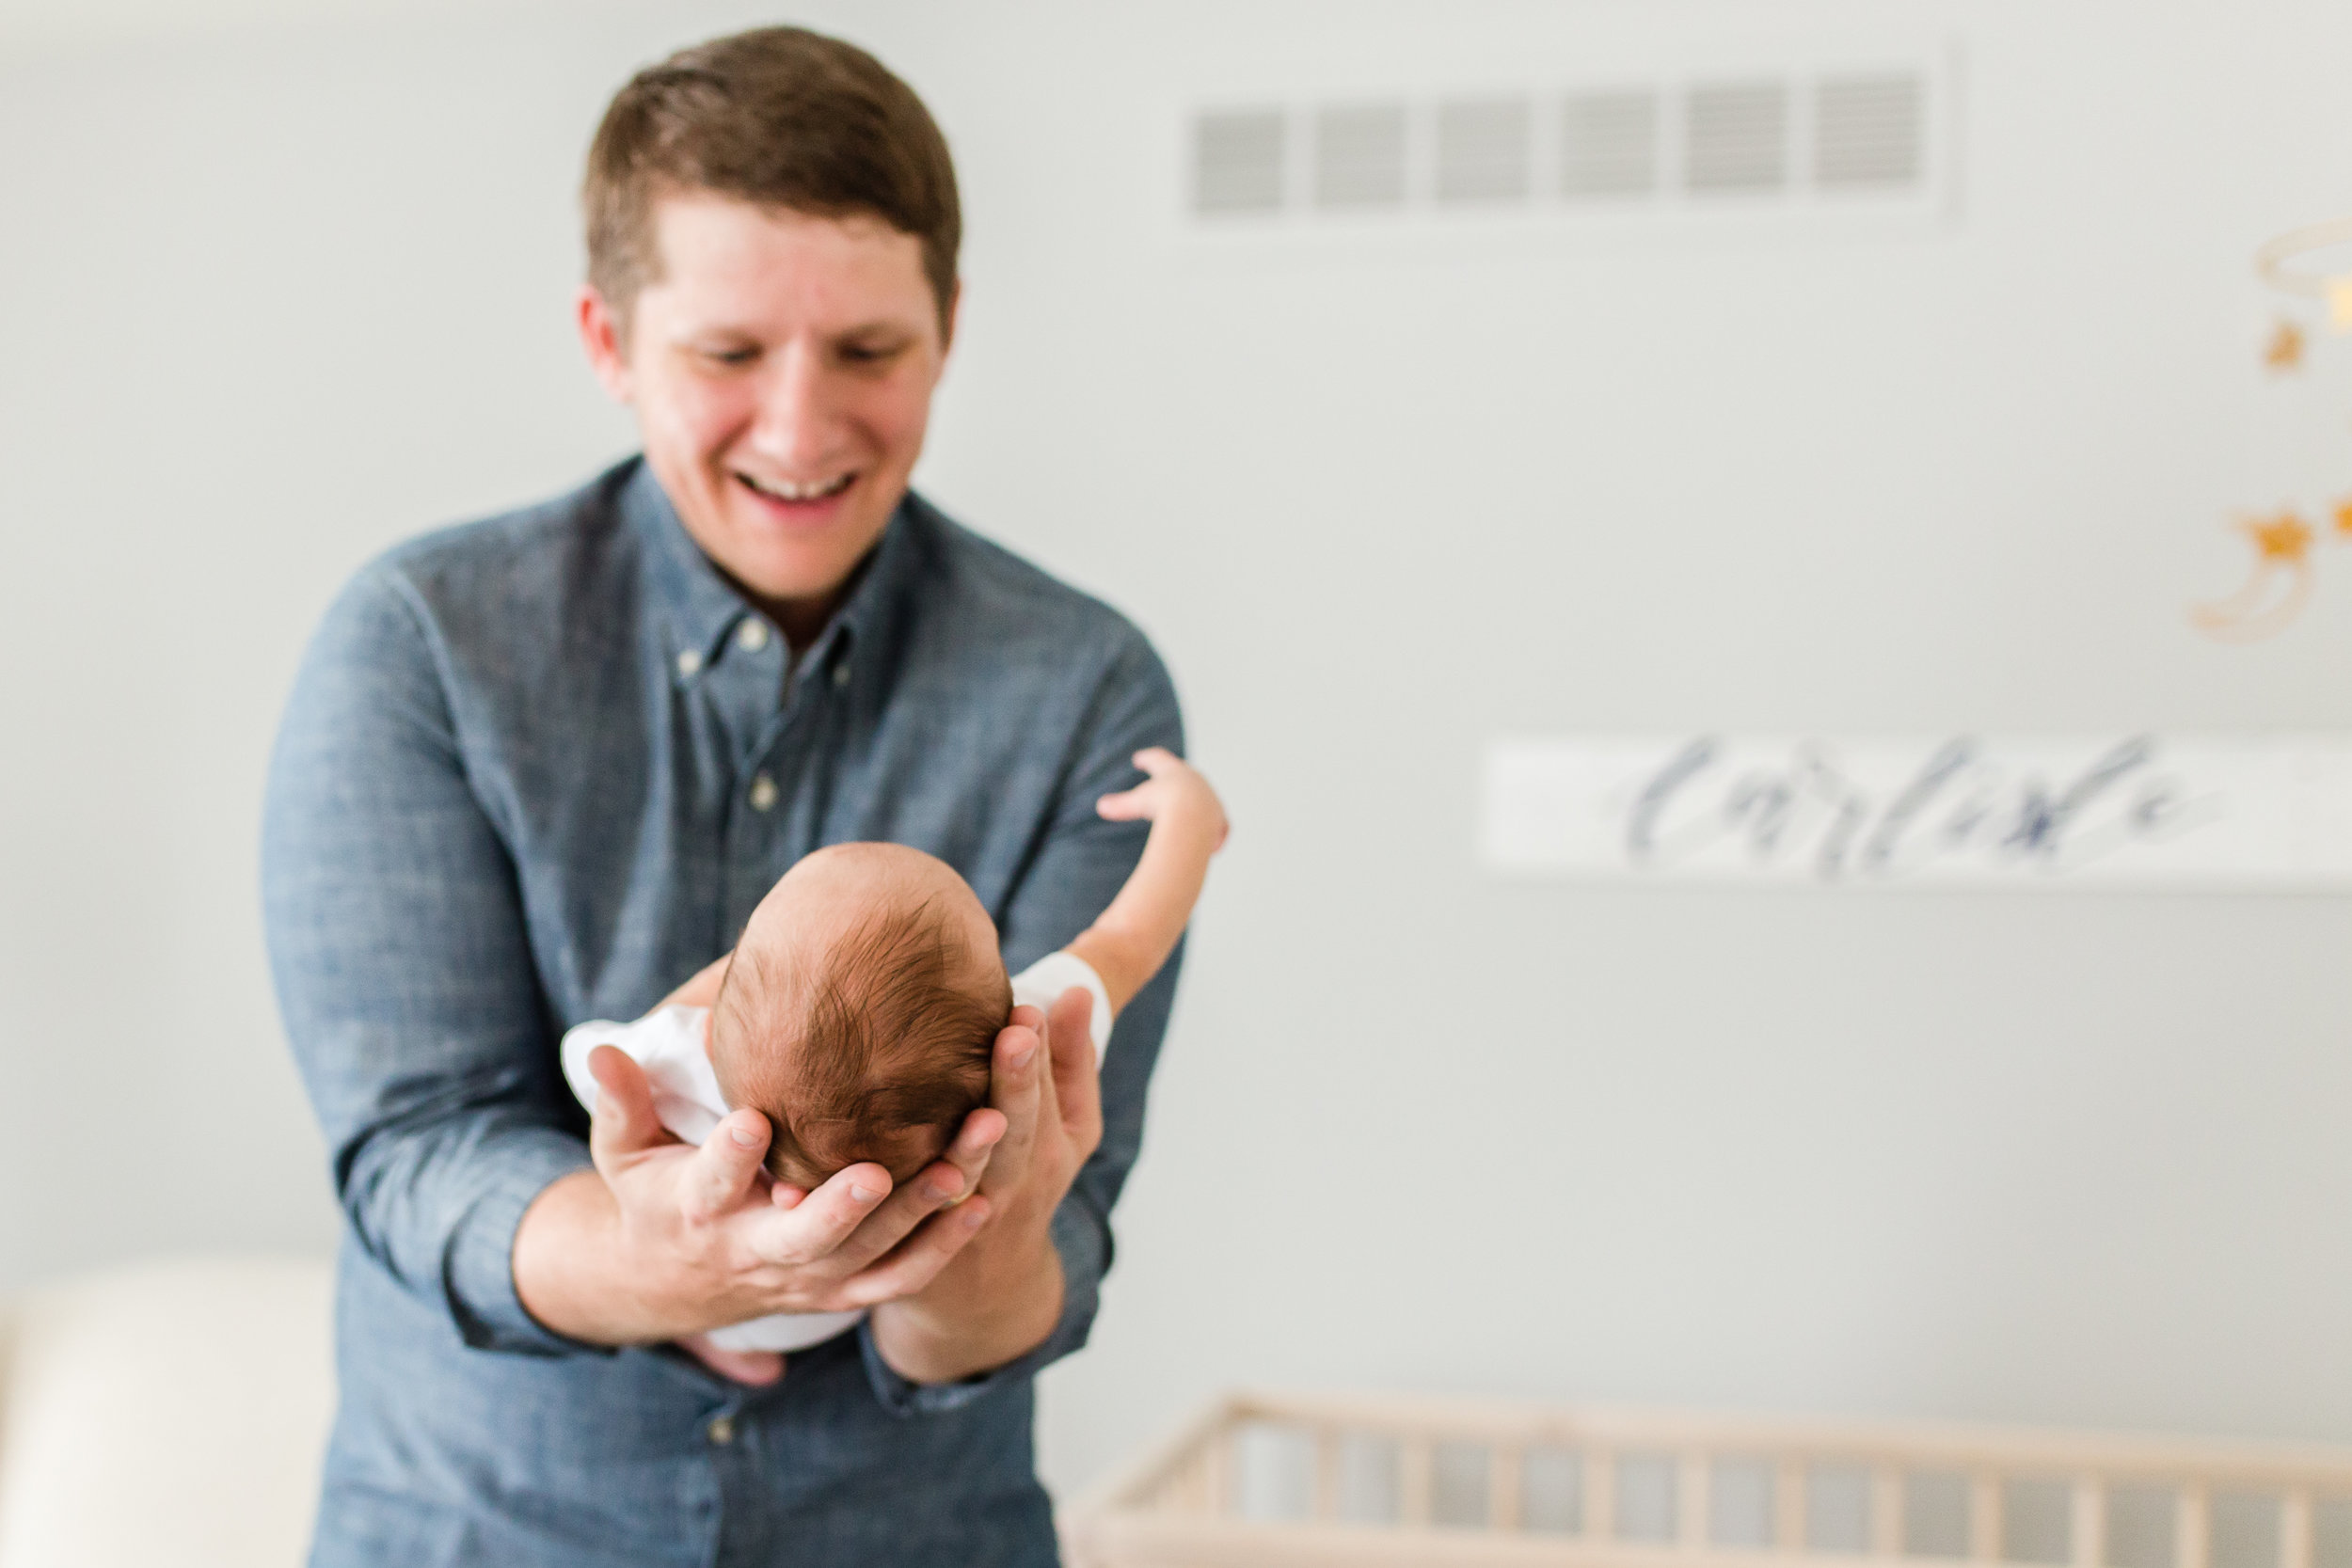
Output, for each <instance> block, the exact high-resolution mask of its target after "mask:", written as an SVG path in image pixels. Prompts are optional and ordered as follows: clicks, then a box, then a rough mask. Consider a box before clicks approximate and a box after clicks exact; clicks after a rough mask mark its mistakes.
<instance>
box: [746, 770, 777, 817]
mask: <svg viewBox="0 0 2352 1568" xmlns="http://www.w3.org/2000/svg"><path fill="white" fill-rule="evenodd" d="M751 800H752V810H754V811H766V810H767V809H768V808H769V807H770V806H772V805H774V804H775V803H776V781H775V780H773V779H771V778H770V777H769V776H768V775H767V774H765V773H762V774H760V775H759V776H758V777H757V778H755V779H754V780H753V781H752V795H751Z"/></svg>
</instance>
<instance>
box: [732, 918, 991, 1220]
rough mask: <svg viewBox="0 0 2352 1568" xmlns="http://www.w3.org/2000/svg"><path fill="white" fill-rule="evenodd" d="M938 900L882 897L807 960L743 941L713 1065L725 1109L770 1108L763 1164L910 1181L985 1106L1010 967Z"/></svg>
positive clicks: (786, 1175)
mask: <svg viewBox="0 0 2352 1568" xmlns="http://www.w3.org/2000/svg"><path fill="white" fill-rule="evenodd" d="M969 947H970V944H969V943H967V942H965V941H964V940H963V938H962V937H961V935H960V934H959V933H958V931H957V930H956V927H955V923H954V922H953V921H952V920H950V919H949V918H948V916H947V911H946V910H944V909H942V908H940V907H939V905H938V904H937V902H936V901H935V900H926V901H924V902H922V903H919V904H914V905H910V906H900V907H885V908H883V909H882V910H880V911H877V912H875V913H873V914H870V915H868V916H866V918H865V919H863V920H860V921H859V922H857V923H856V924H855V925H853V926H851V927H850V928H849V929H848V930H847V931H845V932H844V933H842V935H841V936H840V937H838V938H837V939H836V940H835V941H834V942H833V943H832V944H831V945H830V946H829V947H828V948H826V949H825V950H824V951H823V952H822V953H821V954H818V956H816V957H815V958H813V959H804V960H803V964H802V965H800V966H797V967H802V968H805V969H806V970H807V971H808V973H805V974H795V973H789V972H787V968H788V966H790V960H789V959H787V958H784V957H782V956H780V955H778V954H776V953H774V952H772V951H764V950H763V949H762V948H761V947H760V946H758V945H755V944H748V943H747V944H744V945H742V946H739V947H738V948H737V950H736V956H735V959H734V961H733V962H732V963H730V964H729V965H728V966H727V972H726V975H725V978H724V979H723V981H722V982H721V984H720V988H719V995H718V998H717V1000H716V1002H715V1004H714V1006H713V1007H712V1009H711V1018H710V1065H711V1067H712V1069H714V1070H715V1072H716V1073H717V1075H718V1079H719V1088H720V1092H721V1093H723V1094H724V1095H725V1096H726V1101H727V1103H728V1104H729V1105H734V1106H744V1105H748V1106H750V1107H752V1108H753V1109H754V1110H756V1111H758V1112H759V1113H760V1114H761V1115H763V1116H765V1117H767V1118H768V1121H769V1124H770V1126H771V1127H772V1128H773V1129H774V1139H773V1141H772V1142H771V1144H770V1145H769V1148H768V1169H769V1172H770V1174H771V1175H773V1176H774V1177H775V1178H776V1179H777V1180H780V1181H788V1182H791V1183H793V1184H795V1185H797V1186H802V1187H810V1188H813V1187H816V1186H818V1185H819V1184H820V1183H822V1182H823V1181H824V1180H825V1179H826V1178H828V1177H830V1176H832V1175H833V1173H834V1172H835V1171H837V1170H839V1169H841V1168H842V1167H843V1166H845V1165H850V1164H856V1163H857V1162H859V1161H861V1160H873V1161H876V1162H878V1163H879V1164H882V1165H884V1166H886V1167H888V1168H889V1170H890V1173H891V1176H892V1178H893V1180H900V1181H903V1180H908V1179H909V1178H911V1177H913V1176H914V1174H915V1172H916V1171H919V1170H920V1169H921V1168H922V1167H923V1166H924V1165H925V1164H929V1163H930V1161H931V1160H933V1159H936V1158H937V1157H938V1156H939V1154H940V1152H941V1151H943V1150H944V1149H945V1148H946V1145H947V1143H948V1141H949V1140H950V1139H952V1138H953V1137H954V1136H955V1131H956V1128H957V1127H958V1126H960V1125H961V1122H962V1120H963V1118H964V1117H967V1116H969V1115H970V1114H971V1113H972V1112H973V1111H975V1110H977V1109H978V1108H979V1106H980V1105H982V1104H983V1103H985V1102H986V1101H987V1098H988V1083H989V1061H990V1056H991V1053H992V1052H993V1047H994V1044H995V1039H996V1034H997V1031H999V1030H1001V1029H1002V1028H1003V1027H1004V1026H1005V1021H1006V1020H1007V1019H1008V1018H1009V1016H1010V1015H1011V1012H1012V987H1011V985H1010V984H1009V982H1008V981H1007V980H1006V978H1005V974H1004V971H1003V970H1002V969H1001V968H999V967H997V966H995V965H993V964H991V965H986V966H983V965H982V964H981V963H980V962H979V961H978V960H977V957H976V955H974V954H973V953H972V952H971V951H970V950H969Z"/></svg>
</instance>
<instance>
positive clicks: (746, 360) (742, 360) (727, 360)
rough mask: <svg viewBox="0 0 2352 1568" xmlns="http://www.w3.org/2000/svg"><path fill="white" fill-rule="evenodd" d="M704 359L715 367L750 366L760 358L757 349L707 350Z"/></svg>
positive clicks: (704, 352)
mask: <svg viewBox="0 0 2352 1568" xmlns="http://www.w3.org/2000/svg"><path fill="white" fill-rule="evenodd" d="M703 357H704V358H706V359H707V360H709V361H710V362H711V363H712V364H714V365H748V364H750V363H751V362H752V361H753V360H755V359H756V358H758V357H759V350H757V349H755V348H707V349H705V350H703Z"/></svg>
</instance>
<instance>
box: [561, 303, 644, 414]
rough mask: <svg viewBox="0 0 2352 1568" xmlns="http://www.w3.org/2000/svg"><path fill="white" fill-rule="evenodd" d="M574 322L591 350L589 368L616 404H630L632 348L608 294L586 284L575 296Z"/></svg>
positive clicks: (583, 345)
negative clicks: (624, 336)
mask: <svg viewBox="0 0 2352 1568" xmlns="http://www.w3.org/2000/svg"><path fill="white" fill-rule="evenodd" d="M572 324H573V325H575V326H577V327H578V328H579V329H580V347H581V348H582V349H584V350H585V351H586V352H587V355H588V368H589V369H590V370H592V371H594V372H596V380H597V381H598V382H599V383H600V384H602V386H603V388H604V389H605V390H606V391H607V392H608V393H610V394H611V395H612V401H613V402H615V403H628V401H630V395H631V393H632V392H633V390H634V388H633V386H632V384H631V381H630V377H629V373H628V344H627V343H626V342H625V341H623V333H624V328H623V327H622V325H621V322H620V318H619V317H618V316H617V315H615V314H614V313H613V310H612V307H611V306H610V305H608V304H606V303H605V298H604V295H602V294H600V293H597V292H596V286H595V285H594V284H592V283H582V284H581V285H580V293H578V294H576V295H574V296H573V298H572Z"/></svg>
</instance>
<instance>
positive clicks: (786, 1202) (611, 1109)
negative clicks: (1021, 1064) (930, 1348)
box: [514, 1046, 1007, 1381]
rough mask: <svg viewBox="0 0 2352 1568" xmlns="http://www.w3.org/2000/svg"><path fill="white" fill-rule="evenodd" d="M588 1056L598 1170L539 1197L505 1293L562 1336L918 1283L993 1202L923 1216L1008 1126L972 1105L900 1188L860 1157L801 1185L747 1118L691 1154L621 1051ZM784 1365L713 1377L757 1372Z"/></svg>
mask: <svg viewBox="0 0 2352 1568" xmlns="http://www.w3.org/2000/svg"><path fill="white" fill-rule="evenodd" d="M588 1065H589V1070H590V1071H591V1072H593V1073H594V1074H595V1075H596V1085H597V1087H598V1088H599V1089H600V1090H601V1091H602V1092H601V1093H599V1094H598V1095H597V1097H596V1112H595V1118H594V1121H593V1122H592V1124H591V1128H590V1132H589V1152H590V1154H591V1155H592V1157H593V1158H594V1159H595V1161H596V1169H595V1170H594V1171H593V1172H590V1171H581V1172H580V1173H578V1174H576V1175H573V1176H569V1177H565V1178H564V1180H560V1181H557V1182H556V1183H554V1184H553V1185H552V1186H550V1187H548V1190H547V1191H546V1192H544V1193H542V1194H540V1195H539V1197H538V1199H537V1200H536V1201H535V1202H533V1203H532V1206H531V1208H530V1209H529V1210H528V1211H526V1212H525V1213H524V1215H523V1221H522V1225H521V1227H520V1228H519V1229H518V1230H517V1231H516V1237H515V1255H514V1268H515V1288H516V1294H517V1295H518V1296H519V1297H520V1298H521V1300H522V1303H523V1306H524V1307H526V1308H528V1309H529V1310H530V1312H531V1314H532V1317H534V1318H536V1319H538V1320H539V1322H540V1323H544V1324H546V1325H547V1326H548V1328H550V1329H553V1330H555V1331H556V1332H557V1333H559V1334H567V1335H570V1336H571V1337H572V1338H578V1339H584V1340H587V1341H589V1342H591V1343H595V1344H640V1343H647V1342H651V1341H655V1340H660V1339H670V1338H681V1337H687V1336H693V1335H697V1334H699V1333H700V1332H702V1331H703V1330H706V1329H710V1328H716V1327H719V1326H721V1325H723V1324H726V1323H740V1322H742V1321H743V1320H745V1319H748V1318H755V1317H759V1316H762V1315H763V1314H766V1313H770V1312H834V1311H849V1310H853V1309H855V1308H858V1307H872V1306H874V1305H876V1304H877V1303H880V1302H883V1301H887V1300H890V1299H892V1298H894V1297H897V1296H902V1295H906V1294H910V1293H912V1292H914V1291H919V1290H921V1289H923V1288H924V1287H925V1286H926V1285H928V1284H930V1282H931V1280H932V1279H933V1278H934V1277H936V1276H937V1275H938V1274H939V1272H940V1271H941V1270H942V1269H943V1268H944V1267H946V1263H947V1261H948V1260H949V1259H952V1258H953V1257H954V1256H955V1255H956V1253H957V1252H958V1251H960V1250H961V1248H962V1247H963V1245H964V1244H965V1243H967V1242H969V1241H971V1239H972V1237H973V1234H974V1232H975V1231H977V1229H978V1228H979V1227H980V1226H981V1225H983V1224H985V1223H986V1221H987V1219H988V1217H989V1215H990V1213H991V1212H993V1208H994V1207H995V1205H994V1201H993V1199H992V1198H990V1197H988V1196H983V1195H978V1194H975V1195H974V1196H972V1197H971V1198H970V1199H969V1200H968V1201H966V1202H964V1203H962V1204H961V1205H959V1206H958V1207H957V1208H956V1210H955V1211H954V1212H953V1213H952V1214H949V1215H946V1216H942V1217H940V1218H938V1219H936V1220H933V1219H932V1216H933V1215H934V1214H936V1213H937V1212H938V1211H939V1210H940V1209H941V1208H942V1207H944V1206H945V1205H946V1204H947V1203H949V1202H950V1201H951V1200H953V1199H955V1198H956V1197H958V1196H961V1195H963V1194H966V1193H970V1192H972V1190H973V1186H974V1184H975V1183H976V1182H977V1181H978V1180H980V1178H981V1176H982V1173H983V1172H984V1171H985V1170H986V1169H987V1167H988V1164H989V1159H990V1153H991V1150H992V1149H993V1148H994V1147H995V1146H996V1145H997V1143H998V1142H999V1141H1000V1140H1001V1139H1002V1138H1003V1136H1004V1135H1005V1132H1006V1130H1007V1122H1006V1117H1005V1116H1004V1115H1003V1113H1001V1112H999V1111H996V1110H993V1109H982V1110H979V1111H976V1112H974V1113H973V1114H972V1116H971V1117H969V1118H968V1119H966V1121H965V1122H964V1124H963V1128H962V1130H961V1132H959V1133H958V1135H957V1137H956V1140H955V1142H954V1143H953V1144H952V1145H950V1146H949V1148H948V1149H947V1152H946V1158H945V1159H943V1160H941V1161H939V1162H937V1163H935V1164H932V1165H931V1166H930V1168H929V1169H927V1170H925V1171H924V1172H923V1173H922V1174H921V1175H920V1176H918V1177H917V1178H915V1180H913V1181H911V1182H909V1183H908V1184H907V1185H906V1186H905V1187H903V1188H901V1189H899V1190H898V1191H897V1192H893V1191H892V1190H891V1181H890V1176H889V1173H888V1172H887V1171H885V1170H883V1169H882V1166H880V1165H876V1164H858V1165H851V1166H850V1167H849V1168H848V1169H847V1170H843V1171H840V1172H837V1173H836V1174H835V1175H834V1177H833V1179H832V1180H829V1181H827V1182H826V1183H825V1184H824V1185H823V1186H821V1187H819V1188H818V1189H817V1190H816V1191H815V1192H813V1193H806V1194H803V1193H802V1192H801V1191H800V1190H799V1189H798V1188H794V1187H787V1186H778V1185H775V1184H773V1183H771V1182H770V1180H768V1177H767V1174H766V1172H765V1171H764V1170H763V1169H762V1168H761V1164H760V1162H761V1160H762V1158H763V1157H764V1156H765V1155H766V1153H767V1149H768V1139H769V1128H768V1124H767V1121H766V1119H765V1118H764V1117H761V1116H760V1115H759V1114H758V1113H757V1112H755V1111H737V1112H735V1113H733V1114H732V1115H730V1116H728V1117H726V1119H725V1120H723V1121H722V1122H721V1123H720V1124H719V1126H718V1128H717V1129H716V1130H715V1131H713V1132H712V1133H711V1134H710V1136H709V1138H708V1139H707V1140H706V1141H705V1142H704V1144H703V1146H702V1147H701V1148H692V1147H691V1146H689V1145H686V1144H682V1143H679V1142H678V1141H677V1140H676V1139H675V1138H673V1137H672V1136H670V1134H669V1133H668V1132H666V1131H664V1130H663V1128H662V1126H661V1123H660V1119H659V1118H658V1117H656V1116H655V1114H654V1109H653V1097H652V1094H651V1092H650V1091H649V1090H648V1088H647V1087H646V1085H645V1077H644V1070H643V1069H640V1068H639V1067H638V1065H637V1064H636V1063H635V1062H633V1061H631V1060H630V1059H629V1058H628V1054H627V1053H624V1052H621V1051H619V1050H616V1049H614V1048H613V1047H611V1046H604V1047H600V1048H599V1049H597V1050H596V1052H595V1053H592V1054H591V1056H590V1057H589V1064H588ZM927 1222H930V1223H927ZM706 1348H707V1347H706ZM705 1360H706V1361H709V1360H710V1357H709V1356H707V1355H706V1356H705ZM771 1362H772V1363H773V1370H769V1366H770V1363H771ZM714 1365H715V1363H714ZM782 1365H783V1364H782V1361H781V1360H780V1359H777V1358H774V1357H770V1358H767V1359H766V1360H752V1359H736V1360H734V1361H733V1364H732V1365H730V1366H726V1367H720V1368H718V1370H723V1371H725V1372H726V1373H727V1375H729V1376H739V1377H740V1376H743V1375H744V1374H745V1373H750V1374H752V1376H750V1377H747V1378H745V1380H746V1381H763V1380H772V1378H773V1377H774V1376H776V1375H778V1374H779V1373H780V1372H781V1370H782Z"/></svg>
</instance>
